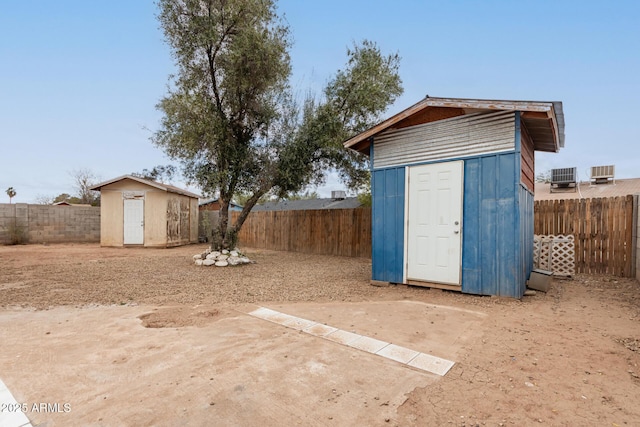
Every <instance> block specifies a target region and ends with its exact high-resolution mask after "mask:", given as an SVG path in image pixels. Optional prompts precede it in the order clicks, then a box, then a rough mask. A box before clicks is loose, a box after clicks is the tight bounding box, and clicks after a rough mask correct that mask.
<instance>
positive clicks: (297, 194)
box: [284, 190, 318, 200]
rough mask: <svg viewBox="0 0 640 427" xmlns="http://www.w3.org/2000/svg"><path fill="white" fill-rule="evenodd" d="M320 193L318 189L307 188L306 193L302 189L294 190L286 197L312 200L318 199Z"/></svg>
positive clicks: (287, 198)
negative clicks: (310, 189)
mask: <svg viewBox="0 0 640 427" xmlns="http://www.w3.org/2000/svg"><path fill="white" fill-rule="evenodd" d="M317 198H318V193H317V192H316V191H309V190H306V191H305V192H304V193H303V192H302V191H299V192H292V193H289V194H287V195H286V196H285V197H284V199H285V200H311V199H317Z"/></svg>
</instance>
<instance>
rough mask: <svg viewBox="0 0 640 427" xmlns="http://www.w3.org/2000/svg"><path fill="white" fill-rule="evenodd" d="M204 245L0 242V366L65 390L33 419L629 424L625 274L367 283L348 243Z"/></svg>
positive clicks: (628, 284) (35, 397) (638, 326)
mask: <svg viewBox="0 0 640 427" xmlns="http://www.w3.org/2000/svg"><path fill="white" fill-rule="evenodd" d="M204 248H205V246H204V245H194V246H188V247H181V248H174V249H164V250H163V249H108V248H100V247H98V246H97V245H51V246H40V245H28V246H4V247H0V379H2V380H3V381H4V382H5V383H6V384H7V386H8V387H9V388H10V389H11V391H12V392H13V393H14V396H15V397H16V399H17V400H18V401H27V402H61V403H62V402H64V403H70V404H71V405H72V411H71V412H69V413H51V412H48V413H47V412H45V413H27V416H28V417H29V418H30V420H31V421H32V423H34V425H36V426H42V427H53V426H59V425H60V426H62V425H64V426H68V425H71V426H73V425H96V426H111V425H176V422H178V420H180V421H179V424H180V425H251V424H256V423H259V424H263V425H265V426H269V425H285V424H299V425H335V426H342V425H354V424H358V425H395V426H411V425H415V426H421V425H453V426H476V425H479V426H484V425H487V426H490V425H509V426H511V425H514V426H522V425H539V424H543V425H545V424H546V425H553V426H575V425H593V426H623V425H628V426H634V425H640V404H639V402H640V400H639V396H640V367H639V366H638V364H639V363H640V354H639V351H640V350H639V348H640V285H639V284H638V283H637V282H636V281H635V280H630V279H623V278H616V277H602V276H598V277H595V276H578V277H575V278H573V279H565V280H561V279H555V280H554V282H553V286H552V289H551V290H550V291H549V292H548V293H546V294H545V293H540V292H539V293H537V294H536V295H534V296H528V297H524V298H523V299H522V300H512V299H503V298H494V297H480V296H472V295H463V294H459V293H453V292H446V291H439V290H429V289H424V288H413V287H406V286H389V287H374V286H371V285H370V284H369V279H370V268H371V263H370V260H367V259H358V258H356V259H354V258H337V257H329V256H317V255H305V254H295V253H287V252H274V251H265V250H251V249H247V251H246V253H247V255H248V256H249V257H250V258H251V259H253V260H255V261H256V263H255V264H251V265H246V266H241V267H233V268H213V267H209V268H207V267H196V266H194V265H193V264H192V260H191V257H192V255H193V254H195V253H198V252H201V251H202V250H203V249H204ZM407 303H412V304H413V305H411V307H413V306H414V305H415V307H417V308H416V309H415V310H417V311H415V310H414V309H413V308H412V309H409V308H408V307H409V306H408V305H407ZM257 306H265V307H270V308H273V309H276V310H281V311H283V312H287V313H290V314H294V315H297V316H300V317H303V318H315V320H317V321H322V322H325V323H328V324H332V323H335V326H338V327H343V328H351V329H353V330H355V331H359V332H360V333H363V334H364V333H366V334H369V335H371V336H373V335H377V334H380V335H378V336H379V337H382V338H384V339H391V338H389V336H391V337H397V339H398V340H401V341H403V342H406V343H408V344H407V345H408V346H409V345H413V346H418V347H420V346H424V347H421V348H420V351H425V352H426V351H431V350H432V351H433V352H434V354H436V355H438V356H441V357H450V358H451V360H454V361H455V365H454V366H453V368H452V369H451V370H450V371H449V372H448V373H447V374H446V375H445V376H444V377H437V376H433V375H426V374H424V373H421V372H418V371H415V370H412V369H409V368H406V367H404V366H398V364H396V363H395V362H392V361H384V360H382V361H381V360H378V359H376V358H369V357H364V356H362V355H360V354H357V353H355V352H354V351H352V350H350V349H347V348H344V347H341V346H335V345H330V344H331V343H329V344H325V343H321V342H318V341H314V340H311V339H302V337H300V336H299V334H298V333H296V332H295V331H291V330H289V329H287V328H281V327H280V326H277V325H275V326H274V325H271V324H268V322H263V323H260V322H261V321H259V320H255V319H252V318H250V316H247V315H246V314H245V313H247V312H248V311H250V310H251V309H252V308H255V307H257ZM375 307H377V309H376V308H375ZM381 307H382V308H384V309H383V310H382V309H380V308H381ZM385 307H388V309H387V308H385ZM356 308H357V309H356ZM412 310H414V311H415V313H414V312H413V311H412ZM427 312H428V313H431V314H425V313H427ZM455 312H459V313H470V314H469V316H471V318H470V319H471V320H469V323H468V324H464V325H461V324H459V322H458V320H455V322H458V324H456V323H454V319H459V318H457V317H455V316H454V314H453V313H455ZM376 316H377V317H376ZM447 316H448V318H447ZM440 320H442V322H441V321H440ZM456 327H458V328H460V327H462V329H461V330H456ZM278 328H281V329H278ZM231 331H235V332H237V333H233V334H232V333H231ZM384 334H387V336H386V337H384V336H383V335H384ZM438 343H440V344H442V343H446V345H444V344H442V345H440V344H438ZM439 345H440V346H439ZM438 352H442V353H443V354H442V355H440V354H438ZM445 353H446V354H445ZM157 360H162V363H158V362H157ZM105 361H108V363H106V362H105ZM274 361H277V363H276V362H274ZM273 366H277V368H278V369H272V367H273ZM303 368H304V369H303ZM214 383H215V386H214V385H212V384H214ZM256 385H257V386H256ZM214 391H215V393H214ZM265 402H266V403H267V404H265ZM213 420H215V421H213ZM283 422H284V424H283Z"/></svg>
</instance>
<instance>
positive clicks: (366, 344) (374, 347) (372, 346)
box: [349, 336, 389, 354]
mask: <svg viewBox="0 0 640 427" xmlns="http://www.w3.org/2000/svg"><path fill="white" fill-rule="evenodd" d="M388 345H389V343H388V342H386V341H380V340H377V339H375V338H370V337H365V336H363V337H362V338H360V339H358V340H355V341H354V342H352V343H350V344H349V346H350V347H353V348H356V349H358V350H362V351H366V352H367V353H374V354H375V353H377V352H379V351H380V350H382V349H383V348H385V347H386V346H388Z"/></svg>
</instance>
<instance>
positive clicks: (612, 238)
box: [200, 196, 640, 277]
mask: <svg viewBox="0 0 640 427" xmlns="http://www.w3.org/2000/svg"><path fill="white" fill-rule="evenodd" d="M633 203H634V202H633V196H626V197H613V198H601V199H582V200H577V199H568V200H542V201H537V202H535V204H534V212H535V214H534V232H535V234H537V235H572V236H574V241H575V270H576V271H575V272H576V273H586V274H610V275H616V276H622V277H633V276H634V274H635V262H636V261H635V259H636V257H637V254H636V246H639V247H640V238H638V237H637V236H636V237H635V238H636V239H637V240H636V241H634V240H633V239H634V232H633V228H634V224H635V223H634V216H638V215H639V213H638V211H637V210H634V208H633ZM212 213H213V212H212ZM200 214H201V216H203V215H202V214H203V212H200ZM215 214H217V212H215ZM238 215H239V212H233V213H232V218H233V220H234V221H235V219H236V218H237V216H238ZM216 218H217V216H216ZM216 218H214V219H213V220H212V223H213V222H215V221H216ZM635 221H638V219H636V220H635ZM635 227H637V228H639V227H638V225H637V224H635ZM201 228H202V224H201ZM208 229H209V230H210V226H208ZM207 233H208V232H205V235H206V234H207ZM201 234H202V233H201ZM238 237H239V241H240V245H242V246H248V247H253V248H263V249H273V250H283V251H295V252H304V253H315V254H326V255H339V256H353V257H371V209H369V208H358V209H322V210H306V211H305V210H300V211H272V212H252V213H250V214H249V217H248V218H247V220H246V222H245V224H244V226H243V227H242V229H241V230H240V235H239V236H238Z"/></svg>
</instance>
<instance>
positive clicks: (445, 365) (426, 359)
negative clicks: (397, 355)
mask: <svg viewBox="0 0 640 427" xmlns="http://www.w3.org/2000/svg"><path fill="white" fill-rule="evenodd" d="M453 364H454V362H453V361H451V360H446V359H442V358H440V357H436V356H432V355H430V354H424V353H420V354H418V355H417V356H416V357H414V358H413V359H411V360H410V361H409V362H408V363H407V365H409V366H412V367H414V368H417V369H422V370H423V371H429V372H433V373H434V374H437V375H442V376H444V375H446V374H447V372H449V369H451V368H452V367H453Z"/></svg>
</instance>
